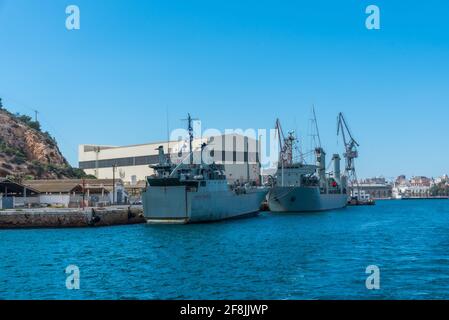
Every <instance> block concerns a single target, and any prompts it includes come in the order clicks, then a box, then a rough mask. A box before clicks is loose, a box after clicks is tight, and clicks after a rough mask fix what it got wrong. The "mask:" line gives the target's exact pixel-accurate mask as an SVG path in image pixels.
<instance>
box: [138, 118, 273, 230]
mask: <svg viewBox="0 0 449 320" xmlns="http://www.w3.org/2000/svg"><path fill="white" fill-rule="evenodd" d="M188 121H189V135H190V150H189V151H190V153H189V157H188V158H190V161H189V163H187V164H186V163H184V161H181V163H180V164H178V165H175V164H173V163H172V162H171V160H170V157H168V156H167V155H166V154H165V153H164V149H163V147H162V146H161V147H159V148H158V150H159V163H158V164H157V165H155V166H151V168H153V169H154V170H155V172H156V174H155V175H154V176H151V177H148V178H147V187H146V189H145V191H144V192H143V194H142V200H143V208H144V214H145V218H146V219H147V222H148V223H150V224H188V223H202V222H213V221H220V220H226V219H235V218H242V217H248V216H255V215H258V214H259V208H260V205H261V203H262V201H263V199H264V198H265V197H266V195H267V193H268V189H267V188H265V187H254V186H252V185H250V184H244V185H242V184H234V185H229V184H228V181H227V178H226V174H225V168H224V165H220V164H215V163H212V164H205V163H203V159H202V157H201V161H200V164H194V159H193V150H192V141H193V130H192V125H191V124H192V123H191V121H192V118H191V117H190V115H189V117H188ZM204 147H206V145H205V144H203V145H202V148H201V149H202V150H201V151H203V148H204Z"/></svg>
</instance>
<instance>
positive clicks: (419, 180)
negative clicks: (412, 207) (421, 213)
mask: <svg viewBox="0 0 449 320" xmlns="http://www.w3.org/2000/svg"><path fill="white" fill-rule="evenodd" d="M434 184H435V182H434V180H433V179H431V178H428V177H424V176H414V177H412V178H410V180H408V179H407V178H406V176H404V175H401V176H399V177H398V178H397V179H396V181H395V184H394V187H393V198H396V199H402V198H425V197H429V196H430V190H431V187H432V186H433V185H434Z"/></svg>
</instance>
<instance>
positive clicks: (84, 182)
mask: <svg viewBox="0 0 449 320" xmlns="http://www.w3.org/2000/svg"><path fill="white" fill-rule="evenodd" d="M85 194H86V179H83V203H82V205H81V207H82V208H83V210H84V208H85V207H86V202H85V201H86V199H85Z"/></svg>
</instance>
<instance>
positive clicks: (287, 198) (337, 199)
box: [268, 187, 348, 212]
mask: <svg viewBox="0 0 449 320" xmlns="http://www.w3.org/2000/svg"><path fill="white" fill-rule="evenodd" d="M347 204H348V196H347V195H346V194H321V193H320V190H319V188H318V187H274V188H272V189H271V191H270V193H269V195H268V206H269V208H270V211H272V212H316V211H326V210H335V209H341V208H345V207H346V206H347Z"/></svg>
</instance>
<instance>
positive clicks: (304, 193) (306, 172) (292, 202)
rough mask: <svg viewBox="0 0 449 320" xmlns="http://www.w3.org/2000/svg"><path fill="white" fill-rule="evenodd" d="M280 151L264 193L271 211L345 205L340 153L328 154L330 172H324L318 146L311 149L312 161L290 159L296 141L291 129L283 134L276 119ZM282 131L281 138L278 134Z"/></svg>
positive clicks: (345, 189) (303, 209)
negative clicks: (271, 185)
mask: <svg viewBox="0 0 449 320" xmlns="http://www.w3.org/2000/svg"><path fill="white" fill-rule="evenodd" d="M277 126H278V129H279V130H278V131H279V132H280V133H279V134H280V141H281V142H282V140H281V139H283V144H282V143H281V152H280V156H279V164H278V170H277V173H276V175H275V177H274V179H273V182H272V184H273V187H272V189H271V191H270V193H269V195H268V206H269V208H270V210H271V211H272V212H312V211H324V210H333V209H340V208H344V207H346V206H347V203H348V191H347V181H346V177H345V176H343V175H342V174H341V171H340V160H341V159H340V156H339V155H338V154H335V155H334V156H333V158H332V161H333V172H332V173H331V174H327V173H326V153H325V152H324V150H323V149H322V148H321V147H317V148H316V149H315V151H314V153H315V159H316V164H314V165H313V164H305V163H304V162H303V161H300V162H296V163H295V162H294V161H293V147H294V143H295V141H296V139H295V137H294V136H293V133H289V135H288V137H287V138H284V137H283V134H282V129H281V127H280V124H279V121H278V122H277ZM281 134H282V138H281Z"/></svg>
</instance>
